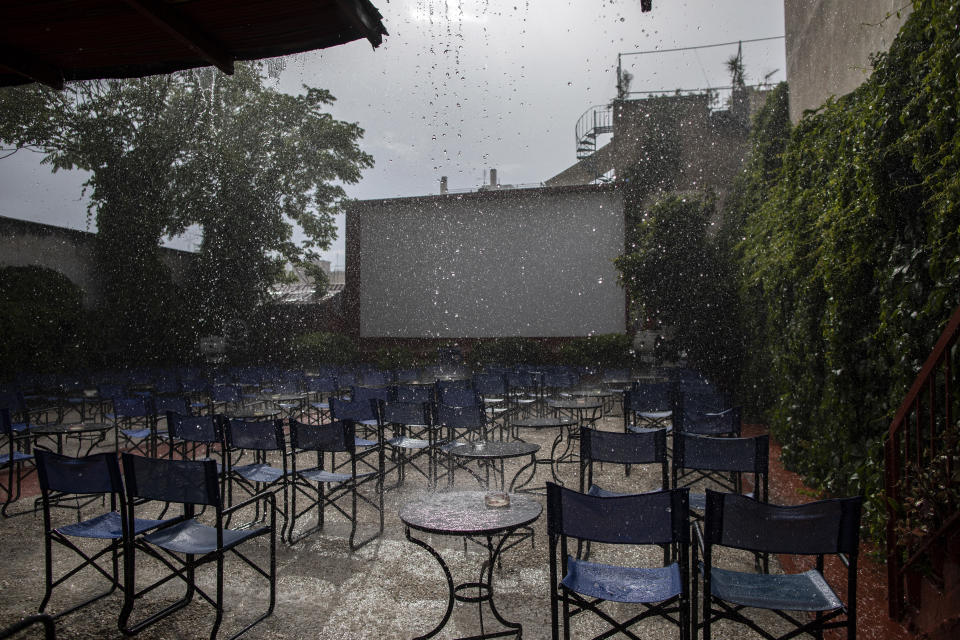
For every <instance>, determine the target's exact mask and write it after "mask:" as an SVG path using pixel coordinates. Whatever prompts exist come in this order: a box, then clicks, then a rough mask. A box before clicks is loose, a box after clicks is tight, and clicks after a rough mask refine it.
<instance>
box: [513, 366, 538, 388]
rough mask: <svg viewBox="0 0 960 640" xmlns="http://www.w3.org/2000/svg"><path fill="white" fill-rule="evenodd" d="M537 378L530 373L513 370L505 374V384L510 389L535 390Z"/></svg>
mask: <svg viewBox="0 0 960 640" xmlns="http://www.w3.org/2000/svg"><path fill="white" fill-rule="evenodd" d="M539 382H540V380H539V376H538V375H537V374H535V373H533V372H532V371H524V370H519V369H518V370H514V371H510V372H508V373H507V384H508V385H510V388H511V389H536V388H537V387H538V386H539Z"/></svg>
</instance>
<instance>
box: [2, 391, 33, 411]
mask: <svg viewBox="0 0 960 640" xmlns="http://www.w3.org/2000/svg"><path fill="white" fill-rule="evenodd" d="M0 407H5V408H7V409H9V410H10V413H11V414H14V415H16V414H20V413H23V412H24V411H25V410H26V408H27V405H26V402H25V401H24V399H23V394H22V393H20V392H19V391H3V392H0Z"/></svg>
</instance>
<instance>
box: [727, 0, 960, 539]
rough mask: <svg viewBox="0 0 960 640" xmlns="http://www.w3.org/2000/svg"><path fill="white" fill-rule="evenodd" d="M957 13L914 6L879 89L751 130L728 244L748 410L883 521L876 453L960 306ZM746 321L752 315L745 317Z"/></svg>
mask: <svg viewBox="0 0 960 640" xmlns="http://www.w3.org/2000/svg"><path fill="white" fill-rule="evenodd" d="M958 25H960V6H958V5H956V4H951V3H947V2H942V1H941V2H938V1H934V0H915V2H914V11H913V13H912V14H911V15H910V17H909V18H908V20H907V21H906V23H905V24H904V26H903V28H902V29H901V31H900V33H899V35H898V37H897V39H896V40H895V42H894V43H893V45H892V46H891V48H890V50H889V52H887V53H885V54H881V55H879V56H878V57H877V58H876V59H875V60H874V70H873V73H872V75H871V76H870V77H869V79H868V80H867V81H866V82H864V84H863V85H861V86H860V87H859V88H858V89H857V90H855V91H854V92H852V93H850V94H848V95H846V96H843V97H842V98H840V99H837V100H829V101H828V102H827V103H826V104H824V105H823V106H822V107H821V108H820V109H819V110H817V111H816V112H810V113H807V114H806V115H805V117H804V118H803V119H802V120H801V121H800V122H799V123H798V124H797V126H796V127H795V128H794V129H793V130H792V131H791V130H790V129H789V122H788V119H787V116H786V113H787V112H786V109H787V102H786V100H785V99H784V98H785V94H786V88H785V87H783V88H781V89H779V90H778V91H777V92H776V93H775V94H774V95H773V96H772V97H771V102H770V103H768V105H767V108H766V109H765V110H764V112H763V113H761V114H760V115H759V117H758V119H757V121H756V124H755V128H754V132H753V142H754V148H753V155H752V157H751V159H750V161H749V162H748V163H747V165H746V167H745V171H744V173H743V174H742V175H741V176H740V179H739V180H738V183H737V187H736V194H735V196H734V197H732V198H731V200H730V201H729V202H728V206H727V211H726V212H725V224H726V228H725V229H724V230H723V232H722V236H723V237H724V238H725V240H726V243H727V250H728V252H729V253H728V255H729V256H730V258H731V259H732V260H733V262H734V264H735V266H736V268H737V279H738V284H739V291H740V295H741V307H742V308H743V309H744V310H746V311H747V312H748V314H749V316H748V317H746V318H744V319H743V322H742V325H743V327H744V330H745V332H746V334H747V335H748V346H747V351H748V353H749V354H751V358H752V362H751V366H749V367H746V373H745V375H744V377H743V379H742V381H741V396H742V397H743V398H745V399H747V400H752V401H753V402H754V403H755V405H756V406H758V407H765V408H766V410H767V415H766V418H767V419H768V421H769V423H770V425H771V428H772V430H773V432H774V434H775V435H776V437H778V438H779V440H780V441H781V442H782V443H783V445H784V446H783V457H784V462H785V463H786V464H787V465H788V466H789V467H791V468H793V469H795V470H797V471H799V472H800V473H802V474H803V475H805V476H806V477H807V479H808V481H810V482H811V483H812V484H813V485H815V486H817V487H819V488H821V489H824V490H827V491H829V492H831V493H834V494H847V493H857V492H864V493H866V494H867V496H868V497H869V498H871V500H870V501H869V506H868V518H869V513H873V514H874V515H875V517H874V518H873V520H872V521H873V522H878V521H879V509H880V508H881V505H880V502H879V491H880V488H881V487H880V485H881V483H882V458H881V449H880V443H881V442H882V439H883V436H884V434H885V432H886V429H887V427H888V426H889V423H890V420H891V418H892V416H893V413H894V412H895V411H896V409H897V407H898V406H899V404H900V402H901V401H902V399H903V396H904V395H905V393H906V391H907V389H908V387H909V385H910V384H911V382H912V381H913V379H914V378H915V376H916V374H917V372H918V371H919V369H920V367H921V365H922V363H923V361H924V360H925V358H926V357H927V355H928V354H929V353H930V351H931V349H932V348H933V345H934V343H935V341H936V338H937V336H938V335H939V332H940V331H941V329H942V327H943V325H944V323H945V322H946V319H947V318H948V317H949V315H950V313H951V312H952V310H953V309H954V308H955V307H956V306H957V305H958V303H960V286H958V284H960V283H958V276H960V239H958V227H960V128H958V122H960V113H958V112H960V82H958V78H960V33H958ZM745 315H747V314H745Z"/></svg>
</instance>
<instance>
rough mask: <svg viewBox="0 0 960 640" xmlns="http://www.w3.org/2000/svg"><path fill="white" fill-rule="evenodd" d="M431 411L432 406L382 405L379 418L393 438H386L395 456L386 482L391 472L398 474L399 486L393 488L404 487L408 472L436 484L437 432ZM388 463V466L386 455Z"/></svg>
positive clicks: (408, 404)
mask: <svg viewBox="0 0 960 640" xmlns="http://www.w3.org/2000/svg"><path fill="white" fill-rule="evenodd" d="M431 407H432V404H431V403H430V402H400V401H394V402H384V401H382V400H381V401H380V402H379V404H378V406H377V416H378V419H379V420H380V428H381V433H383V434H386V431H387V429H389V430H390V432H391V434H392V435H390V436H386V435H384V437H383V442H384V443H385V445H386V446H387V447H389V448H390V454H391V455H390V464H391V467H390V469H387V468H386V467H385V468H384V472H383V474H384V478H386V476H387V473H388V472H389V471H394V470H396V472H397V484H396V485H393V486H391V487H390V488H394V487H400V486H403V483H404V482H405V481H406V479H407V471H408V468H409V469H412V470H413V471H415V472H417V473H419V474H420V475H422V476H423V477H424V478H426V480H427V482H428V484H430V486H434V485H435V484H436V472H435V469H434V463H435V459H434V455H433V453H434V451H433V449H434V446H435V444H436V442H435V433H436V432H435V431H434V429H433V411H432V409H431ZM421 458H424V459H421ZM384 461H385V464H386V455H384Z"/></svg>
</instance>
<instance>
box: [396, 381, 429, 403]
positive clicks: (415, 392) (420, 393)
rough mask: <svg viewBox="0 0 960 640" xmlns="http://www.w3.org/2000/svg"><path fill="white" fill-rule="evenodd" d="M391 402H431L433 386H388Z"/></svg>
mask: <svg viewBox="0 0 960 640" xmlns="http://www.w3.org/2000/svg"><path fill="white" fill-rule="evenodd" d="M389 398H390V401H391V402H433V386H430V385H422V384H398V385H396V386H394V387H391V388H390V394H389Z"/></svg>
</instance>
